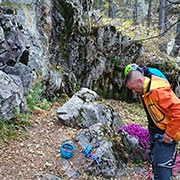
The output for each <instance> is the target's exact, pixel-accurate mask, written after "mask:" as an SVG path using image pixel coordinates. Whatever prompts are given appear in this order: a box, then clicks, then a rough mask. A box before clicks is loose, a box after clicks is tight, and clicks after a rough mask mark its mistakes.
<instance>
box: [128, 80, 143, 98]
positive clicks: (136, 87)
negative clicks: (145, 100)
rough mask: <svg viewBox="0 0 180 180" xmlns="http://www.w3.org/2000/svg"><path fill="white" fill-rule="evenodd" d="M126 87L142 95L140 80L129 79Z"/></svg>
mask: <svg viewBox="0 0 180 180" xmlns="http://www.w3.org/2000/svg"><path fill="white" fill-rule="evenodd" d="M126 87H127V88H128V89H130V90H131V91H132V92H133V93H134V94H138V95H142V94H143V82H142V80H139V79H138V80H137V81H135V82H131V81H129V82H128V83H127V84H126Z"/></svg>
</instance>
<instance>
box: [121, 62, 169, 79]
mask: <svg viewBox="0 0 180 180" xmlns="http://www.w3.org/2000/svg"><path fill="white" fill-rule="evenodd" d="M131 70H137V71H139V72H141V73H142V74H143V75H144V76H146V77H149V78H150V77H151V75H155V76H158V77H162V78H164V79H166V80H167V78H166V76H165V75H164V74H163V73H162V72H161V71H160V70H159V69H156V68H152V67H140V66H138V65H137V64H135V63H134V64H128V65H127V66H126V67H125V69H124V76H126V75H127V74H128V73H129V72H130V71H131Z"/></svg>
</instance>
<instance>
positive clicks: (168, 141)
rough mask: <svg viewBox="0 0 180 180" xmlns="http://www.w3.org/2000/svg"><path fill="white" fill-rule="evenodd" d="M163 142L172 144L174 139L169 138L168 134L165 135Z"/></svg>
mask: <svg viewBox="0 0 180 180" xmlns="http://www.w3.org/2000/svg"><path fill="white" fill-rule="evenodd" d="M163 141H164V142H165V143H170V142H172V141H173V139H172V138H171V137H169V136H168V135H167V134H166V133H164V134H163Z"/></svg>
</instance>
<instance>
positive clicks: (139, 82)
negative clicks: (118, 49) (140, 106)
mask: <svg viewBox="0 0 180 180" xmlns="http://www.w3.org/2000/svg"><path fill="white" fill-rule="evenodd" d="M144 79H145V77H144V76H143V74H142V73H141V72H139V71H137V70H135V71H134V70H131V71H130V72H129V73H128V74H127V76H126V77H125V80H124V84H125V86H126V87H127V88H128V89H130V90H131V91H132V92H133V93H137V94H139V95H140V94H143V89H144Z"/></svg>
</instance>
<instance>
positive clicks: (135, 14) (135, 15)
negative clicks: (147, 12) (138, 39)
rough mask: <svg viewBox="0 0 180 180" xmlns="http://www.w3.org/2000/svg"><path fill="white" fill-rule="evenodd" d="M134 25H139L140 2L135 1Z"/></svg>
mask: <svg viewBox="0 0 180 180" xmlns="http://www.w3.org/2000/svg"><path fill="white" fill-rule="evenodd" d="M133 21H134V25H138V0H135V4H134V11H133Z"/></svg>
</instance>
